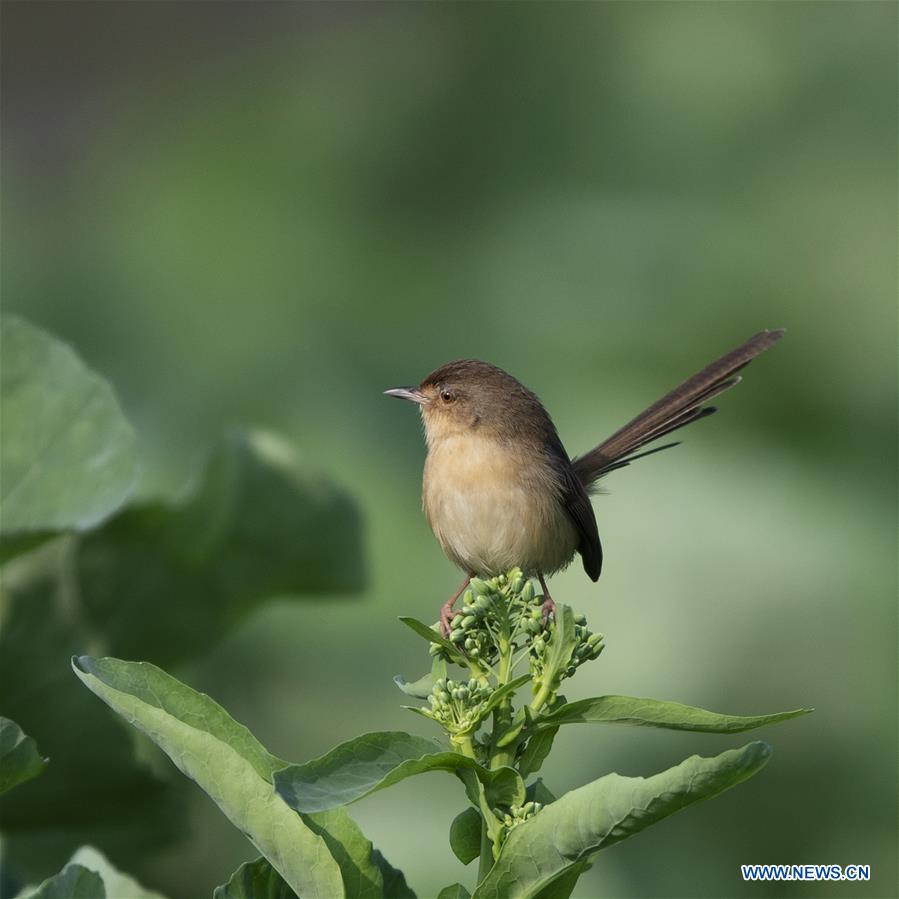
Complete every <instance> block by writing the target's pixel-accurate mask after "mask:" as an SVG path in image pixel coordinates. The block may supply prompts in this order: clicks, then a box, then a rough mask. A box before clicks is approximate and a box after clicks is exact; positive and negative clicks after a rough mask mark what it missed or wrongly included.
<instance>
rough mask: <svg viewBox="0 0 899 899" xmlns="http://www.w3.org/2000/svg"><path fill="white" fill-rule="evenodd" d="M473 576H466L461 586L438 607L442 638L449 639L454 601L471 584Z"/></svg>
mask: <svg viewBox="0 0 899 899" xmlns="http://www.w3.org/2000/svg"><path fill="white" fill-rule="evenodd" d="M473 576H474V575H471V574H470V575H468V577H467V578H465V580H464V581H462V586H461V587H460V588H459V589H458V590H457V591H456V592H455V593H454V594H453V595H452V596H451V597H450V598H449V599H448V600H447V601H446V602H445V603H444V604H443V605H442V606H441V607H440V633H441V634H443V636H444V637H449V635H450V630H451V628H450V622H451V621H452V620H453V606H454V605H455V604H456V600H457V599H458V598H459V597H460V596H461V595H462V593H463V591H464V590H465V588H466V587H467V586H468V585H469V583H470V582H471V579H472V577H473Z"/></svg>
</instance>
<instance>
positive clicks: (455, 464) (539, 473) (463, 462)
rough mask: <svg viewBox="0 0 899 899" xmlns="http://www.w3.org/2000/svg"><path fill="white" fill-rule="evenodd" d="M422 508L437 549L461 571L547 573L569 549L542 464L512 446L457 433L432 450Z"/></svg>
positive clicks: (569, 537)
mask: <svg viewBox="0 0 899 899" xmlns="http://www.w3.org/2000/svg"><path fill="white" fill-rule="evenodd" d="M422 504H423V506H424V511H425V514H426V516H427V519H428V523H429V524H430V525H431V529H432V530H433V531H434V535H435V536H436V537H437V540H438V541H439V543H440V545H441V547H442V548H443V551H444V552H445V553H446V555H447V556H448V557H449V558H450V559H451V560H452V561H453V562H455V564H457V565H458V566H459V567H460V568H462V569H464V570H465V571H466V572H468V573H472V572H473V573H476V574H483V575H495V574H499V573H500V572H503V571H507V570H508V569H510V568H512V567H514V566H520V567H521V568H523V569H524V570H525V571H528V572H529V573H535V572H541V573H550V572H553V571H556V570H558V569H559V568H562V567H564V566H565V565H567V564H568V562H570V561H571V558H572V557H573V555H574V552H575V550H576V549H577V544H578V536H577V532H576V530H575V528H574V525H573V524H572V522H571V520H570V518H569V516H568V513H567V512H566V510H565V507H564V506H563V504H562V502H561V500H560V490H559V479H558V475H557V474H556V472H555V471H554V469H553V467H552V465H551V463H550V461H549V459H548V458H546V457H545V456H544V455H543V454H542V453H540V452H538V451H536V450H530V449H529V448H522V447H518V446H516V445H515V444H512V443H507V442H503V441H499V440H496V439H493V438H490V437H481V436H479V435H472V434H464V435H459V436H454V437H451V438H448V439H445V440H442V441H440V442H438V443H436V444H434V445H432V446H431V448H430V451H429V453H428V458H427V462H426V463H425V473H424V485H423V494H422Z"/></svg>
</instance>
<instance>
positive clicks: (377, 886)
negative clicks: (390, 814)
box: [302, 808, 384, 899]
mask: <svg viewBox="0 0 899 899" xmlns="http://www.w3.org/2000/svg"><path fill="white" fill-rule="evenodd" d="M302 818H303V823H304V824H305V825H306V826H307V827H308V828H309V829H310V830H311V831H312V832H313V833H317V834H318V835H319V836H320V837H321V838H322V839H323V840H324V841H325V845H326V846H327V847H328V851H329V852H330V853H331V855H332V856H333V858H334V861H336V862H337V866H338V867H339V868H340V874H341V877H342V878H343V888H344V892H345V895H346V899H381V897H382V896H383V894H384V878H383V875H382V874H381V869H380V868H379V867H378V865H377V863H376V862H375V861H374V859H373V858H372V855H373V848H372V845H371V842H370V841H369V840H367V839H366V838H365V835H364V834H363V833H362V831H361V830H360V829H359V825H358V824H356V822H355V821H354V820H353V819H352V818H351V817H350V816H349V814H348V813H347V810H346V809H345V808H335V809H331V810H330V811H327V812H316V813H315V814H312V815H303V816H302Z"/></svg>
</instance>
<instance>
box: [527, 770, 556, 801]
mask: <svg viewBox="0 0 899 899" xmlns="http://www.w3.org/2000/svg"><path fill="white" fill-rule="evenodd" d="M525 798H526V799H527V800H528V802H539V803H540V804H541V805H549V804H550V803H551V802H555V801H556V796H555V793H553V792H552V790H550V788H549V787H548V786H547V785H546V784H545V783H543V778H542V777H538V778H537V779H536V780H535V781H534V782H533V783H532V784H528V787H527V790H526V791H525Z"/></svg>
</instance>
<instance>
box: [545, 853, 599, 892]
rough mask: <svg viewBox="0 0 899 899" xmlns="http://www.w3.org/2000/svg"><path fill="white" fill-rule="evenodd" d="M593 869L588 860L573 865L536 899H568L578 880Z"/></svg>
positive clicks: (547, 886)
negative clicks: (585, 872)
mask: <svg viewBox="0 0 899 899" xmlns="http://www.w3.org/2000/svg"><path fill="white" fill-rule="evenodd" d="M592 867H593V865H592V864H591V863H590V862H589V861H586V860H584V861H581V862H578V863H577V864H576V865H572V866H571V867H570V868H569V869H568V870H567V871H566V872H565V873H564V874H562V875H561V876H560V877H557V878H556V879H555V880H553V881H550V883H548V884H547V885H546V886H545V887H543V889H542V890H540V892H539V893H537V895H536V896H535V897H534V899H568V897H569V896H570V895H571V894H572V893H573V892H574V888H575V887H576V886H577V882H578V878H579V877H580V876H581V874H583V873H584V871H589V870H590V868H592Z"/></svg>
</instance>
